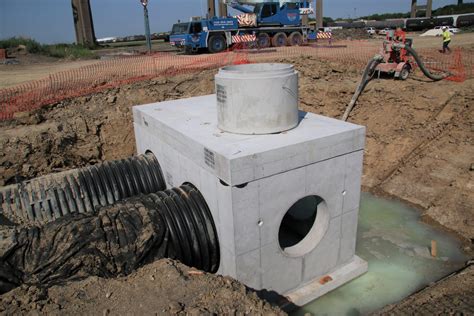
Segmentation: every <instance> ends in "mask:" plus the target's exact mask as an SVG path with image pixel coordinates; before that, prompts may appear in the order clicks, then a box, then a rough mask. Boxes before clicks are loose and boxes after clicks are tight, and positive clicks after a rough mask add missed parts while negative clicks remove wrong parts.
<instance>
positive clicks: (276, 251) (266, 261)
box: [261, 242, 303, 293]
mask: <svg viewBox="0 0 474 316" xmlns="http://www.w3.org/2000/svg"><path fill="white" fill-rule="evenodd" d="M261 256H262V257H261V261H262V266H261V267H262V272H263V274H262V287H263V288H264V289H267V290H269V291H272V290H273V291H277V292H279V293H284V292H286V291H288V290H290V289H293V288H296V287H298V285H300V284H301V282H302V271H303V258H301V257H299V258H292V257H288V256H285V255H284V254H283V252H282V250H281V249H280V246H279V244H278V242H274V243H271V244H268V245H265V246H262V248H261Z"/></svg>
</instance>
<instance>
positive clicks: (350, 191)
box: [343, 150, 364, 213]
mask: <svg viewBox="0 0 474 316" xmlns="http://www.w3.org/2000/svg"><path fill="white" fill-rule="evenodd" d="M345 160H346V167H345V171H344V175H345V180H344V203H343V212H344V213H345V212H350V211H352V210H354V209H355V208H358V207H359V203H360V187H361V179H362V164H363V160H364V152H363V151H362V150H359V151H356V152H353V153H350V154H347V155H345Z"/></svg>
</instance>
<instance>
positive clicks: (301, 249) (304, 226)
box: [278, 195, 329, 257]
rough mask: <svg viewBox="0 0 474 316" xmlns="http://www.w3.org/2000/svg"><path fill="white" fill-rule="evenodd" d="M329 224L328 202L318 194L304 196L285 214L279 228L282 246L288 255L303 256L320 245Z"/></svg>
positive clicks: (279, 238)
mask: <svg viewBox="0 0 474 316" xmlns="http://www.w3.org/2000/svg"><path fill="white" fill-rule="evenodd" d="M328 226H329V212H328V209H327V206H326V202H325V201H324V200H323V199H322V198H321V197H319V196H317V195H309V196H306V197H303V198H301V199H299V200H298V201H296V202H295V203H294V204H293V205H292V206H291V207H290V208H289V209H288V211H287V212H286V213H285V215H284V216H283V219H282V221H281V224H280V228H279V230H278V242H279V244H280V248H281V249H282V251H283V252H284V253H285V254H286V255H288V256H292V257H300V256H303V255H305V254H307V253H309V252H310V251H311V250H313V249H314V248H315V247H316V246H317V245H318V243H319V242H320V241H321V239H322V238H323V237H324V235H325V234H326V231H327V229H328Z"/></svg>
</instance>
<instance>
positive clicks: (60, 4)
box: [0, 0, 474, 44]
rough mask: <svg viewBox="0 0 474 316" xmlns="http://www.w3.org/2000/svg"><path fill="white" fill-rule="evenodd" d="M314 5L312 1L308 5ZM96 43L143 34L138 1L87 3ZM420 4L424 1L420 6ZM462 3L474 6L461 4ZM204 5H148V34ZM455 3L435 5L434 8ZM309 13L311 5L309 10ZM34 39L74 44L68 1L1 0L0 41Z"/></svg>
mask: <svg viewBox="0 0 474 316" xmlns="http://www.w3.org/2000/svg"><path fill="white" fill-rule="evenodd" d="M313 1H314V0H313ZM90 2H91V6H92V16H93V19H94V28H95V33H96V37H97V38H102V37H109V36H125V35H134V34H143V33H144V24H143V8H142V6H141V4H140V1H139V0H90ZM418 2H419V4H424V3H425V1H424V0H419V1H418ZM464 2H465V3H468V2H474V0H465V1H464ZM206 3H207V1H206V0H149V5H148V10H149V18H150V29H151V32H152V33H154V32H164V31H169V30H170V29H171V26H172V25H173V23H175V22H176V21H177V20H178V19H180V20H181V21H187V20H189V18H190V17H191V16H201V15H204V13H205V11H206ZM456 3H457V0H434V1H433V7H434V8H438V7H442V6H445V5H449V4H456ZM410 5H411V0H325V2H324V16H329V17H332V18H338V17H342V18H347V17H351V18H353V17H357V16H364V15H369V14H373V13H390V12H408V11H410ZM313 7H314V4H313ZM12 36H24V37H30V38H34V39H36V40H37V41H39V42H41V43H46V44H51V43H72V42H74V41H75V33H74V25H73V19H72V9H71V1H70V0H0V39H4V38H9V37H12Z"/></svg>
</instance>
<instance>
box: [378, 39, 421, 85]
mask: <svg viewBox="0 0 474 316" xmlns="http://www.w3.org/2000/svg"><path fill="white" fill-rule="evenodd" d="M405 45H408V46H410V47H411V45H412V39H410V38H406V34H405V32H404V31H402V30H396V31H395V32H389V33H388V34H387V39H386V40H385V41H384V42H383V48H382V50H381V52H380V54H381V56H382V57H383V61H382V62H381V63H380V64H378V65H377V67H376V68H375V71H379V72H385V73H388V74H393V75H394V76H395V78H397V79H400V80H405V79H407V78H408V76H409V75H410V72H411V70H412V69H413V61H412V58H410V54H409V53H408V52H407V50H406V49H405Z"/></svg>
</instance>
